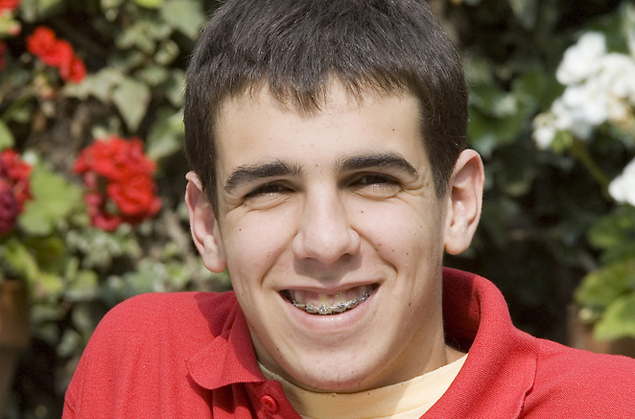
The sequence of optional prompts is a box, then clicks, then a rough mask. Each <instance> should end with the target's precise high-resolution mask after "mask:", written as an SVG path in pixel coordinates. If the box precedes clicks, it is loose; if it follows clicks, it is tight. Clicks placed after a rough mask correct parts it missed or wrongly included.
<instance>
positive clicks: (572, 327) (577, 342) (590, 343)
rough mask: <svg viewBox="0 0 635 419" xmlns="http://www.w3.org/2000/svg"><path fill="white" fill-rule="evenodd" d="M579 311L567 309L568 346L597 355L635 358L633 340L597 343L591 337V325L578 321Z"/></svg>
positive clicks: (634, 342)
mask: <svg viewBox="0 0 635 419" xmlns="http://www.w3.org/2000/svg"><path fill="white" fill-rule="evenodd" d="M578 311H579V309H578V308H577V307H575V306H571V307H569V319H568V324H569V346H572V347H574V348H579V349H586V350H587V351H591V352H595V353H599V354H611V355H625V356H630V357H631V358H635V339H633V338H621V339H615V340H608V341H599V340H596V339H595V338H594V337H593V325H590V324H587V323H584V322H583V321H582V320H580V316H579V314H578Z"/></svg>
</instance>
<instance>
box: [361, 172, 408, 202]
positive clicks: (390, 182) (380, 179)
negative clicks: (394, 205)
mask: <svg viewBox="0 0 635 419" xmlns="http://www.w3.org/2000/svg"><path fill="white" fill-rule="evenodd" d="M350 185H351V187H352V188H353V189H354V190H355V191H356V192H357V193H360V194H362V195H366V196H369V197H375V198H387V197H390V196H394V195H395V194H396V193H397V192H399V191H400V190H401V188H402V183H401V182H400V181H399V180H398V179H396V178H394V177H392V176H390V175H386V174H383V173H362V174H359V175H358V176H355V177H354V178H353V179H352V182H351V183H350Z"/></svg>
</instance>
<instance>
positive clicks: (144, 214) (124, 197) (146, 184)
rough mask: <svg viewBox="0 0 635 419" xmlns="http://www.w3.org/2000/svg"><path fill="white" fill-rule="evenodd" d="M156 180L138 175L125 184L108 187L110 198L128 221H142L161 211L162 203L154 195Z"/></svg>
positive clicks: (141, 174) (117, 183)
mask: <svg viewBox="0 0 635 419" xmlns="http://www.w3.org/2000/svg"><path fill="white" fill-rule="evenodd" d="M155 188H156V187H155V185H154V180H153V179H152V178H151V177H150V176H149V175H147V174H145V173H138V174H136V175H135V176H132V177H130V178H129V179H128V180H126V181H124V182H112V183H110V184H109V185H108V188H107V192H108V196H110V198H111V199H112V200H113V201H115V203H116V204H117V207H119V210H120V211H121V214H122V216H123V218H124V219H125V220H126V221H129V222H132V223H133V224H134V223H135V222H136V221H142V220H143V219H144V218H148V217H152V216H153V215H154V214H156V213H157V212H158V211H159V209H161V201H160V200H159V198H157V197H156V196H155V194H154V190H155Z"/></svg>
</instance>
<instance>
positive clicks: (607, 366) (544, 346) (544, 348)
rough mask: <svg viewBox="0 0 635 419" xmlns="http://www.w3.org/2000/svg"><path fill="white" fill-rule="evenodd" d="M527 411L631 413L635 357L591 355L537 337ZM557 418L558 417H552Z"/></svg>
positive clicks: (634, 404) (614, 415)
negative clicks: (535, 361)
mask: <svg viewBox="0 0 635 419" xmlns="http://www.w3.org/2000/svg"><path fill="white" fill-rule="evenodd" d="M538 343H539V355H538V359H537V364H536V376H535V381H534V386H533V388H532V389H531V391H530V392H529V394H528V396H527V404H526V408H527V409H528V410H531V409H533V410H535V411H540V410H544V411H545V413H547V412H551V414H552V415H553V414H555V412H563V413H564V412H566V413H567V415H568V416H561V417H578V418H587V417H588V418H596V417H603V418H618V417H619V418H621V417H633V415H635V359H632V358H628V357H624V356H615V355H604V354H595V353H592V352H588V351H583V350H579V349H573V348H569V347H566V346H563V345H560V344H558V343H555V342H550V341H546V340H542V339H538ZM552 417H560V416H557V414H556V416H552Z"/></svg>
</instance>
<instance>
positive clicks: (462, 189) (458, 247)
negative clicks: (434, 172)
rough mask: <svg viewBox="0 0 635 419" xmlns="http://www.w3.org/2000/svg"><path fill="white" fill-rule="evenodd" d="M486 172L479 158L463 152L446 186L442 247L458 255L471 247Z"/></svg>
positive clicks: (474, 153)
mask: <svg viewBox="0 0 635 419" xmlns="http://www.w3.org/2000/svg"><path fill="white" fill-rule="evenodd" d="M484 182H485V171H484V169H483V162H482V161H481V156H479V154H478V153H477V152H476V151H474V150H464V151H463V152H462V153H461V154H460V155H459V158H458V159H457V161H456V164H455V166H454V172H453V173H452V177H451V178H450V181H449V183H448V191H447V194H448V195H447V198H446V199H447V203H448V208H447V211H446V223H445V236H444V245H445V250H446V251H447V252H448V253H450V254H452V255H457V254H459V253H461V252H463V251H464V250H465V249H467V248H468V247H469V246H470V243H471V242H472V237H473V236H474V232H475V231H476V227H477V225H478V221H479V218H480V216H481V208H482V205H483V184H484Z"/></svg>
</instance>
